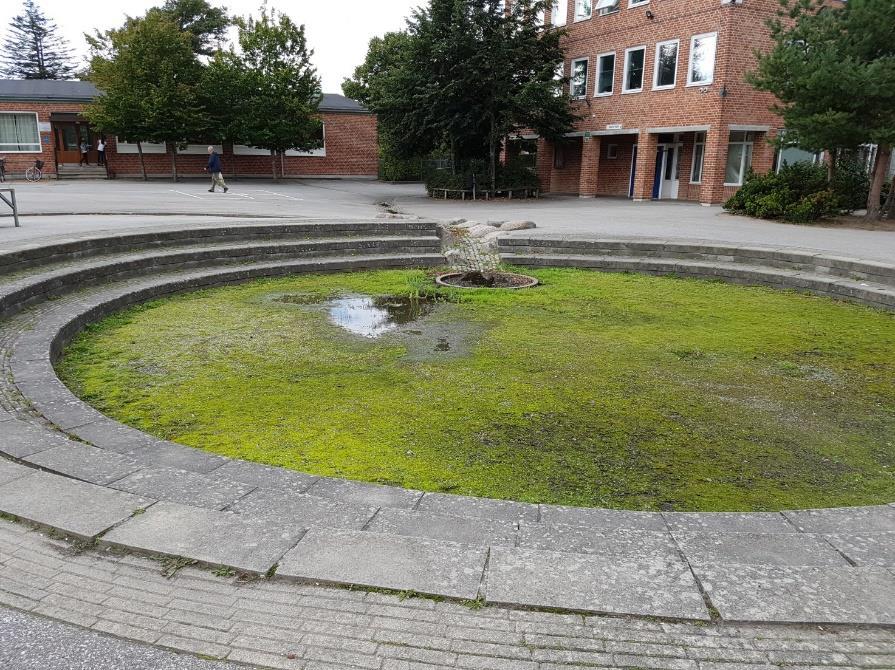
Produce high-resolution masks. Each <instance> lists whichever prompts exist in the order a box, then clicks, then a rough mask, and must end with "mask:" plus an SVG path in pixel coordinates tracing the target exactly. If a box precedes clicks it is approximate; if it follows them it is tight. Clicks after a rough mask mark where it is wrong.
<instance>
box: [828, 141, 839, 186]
mask: <svg viewBox="0 0 895 670" xmlns="http://www.w3.org/2000/svg"><path fill="white" fill-rule="evenodd" d="M836 153H837V150H836V149H827V183H828V184H829V183H830V182H832V181H833V176H834V175H835V174H836Z"/></svg>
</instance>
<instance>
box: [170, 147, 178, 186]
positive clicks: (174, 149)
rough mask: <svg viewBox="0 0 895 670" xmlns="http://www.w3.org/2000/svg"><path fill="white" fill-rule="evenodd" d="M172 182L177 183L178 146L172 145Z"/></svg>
mask: <svg viewBox="0 0 895 670" xmlns="http://www.w3.org/2000/svg"><path fill="white" fill-rule="evenodd" d="M171 180H172V181H173V182H174V183H175V184H176V183H177V145H176V144H172V145H171Z"/></svg>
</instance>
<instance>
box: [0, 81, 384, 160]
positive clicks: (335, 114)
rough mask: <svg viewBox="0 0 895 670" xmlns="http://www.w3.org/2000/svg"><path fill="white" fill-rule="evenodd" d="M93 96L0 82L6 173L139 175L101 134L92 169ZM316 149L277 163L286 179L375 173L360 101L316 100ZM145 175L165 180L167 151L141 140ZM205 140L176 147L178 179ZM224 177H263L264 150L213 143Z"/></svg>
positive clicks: (89, 90)
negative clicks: (37, 168) (319, 134)
mask: <svg viewBox="0 0 895 670" xmlns="http://www.w3.org/2000/svg"><path fill="white" fill-rule="evenodd" d="M96 95H98V91H97V90H96V88H95V87H94V86H93V85H92V84H90V83H89V82H81V81H38V80H32V81H20V80H0V158H5V159H6V160H5V163H6V173H7V175H11V176H17V175H20V174H22V173H24V171H25V169H26V168H28V167H31V166H32V165H34V162H35V160H41V161H43V162H44V173H45V174H48V175H50V176H59V177H66V176H85V175H87V176H104V175H106V174H108V176H109V177H112V178H116V177H120V178H127V177H139V176H140V162H139V155H138V153H137V146H136V145H135V144H128V143H125V142H118V141H117V140H116V138H114V137H106V138H105V139H106V158H107V162H108V167H107V168H98V167H97V162H98V155H97V151H96V145H97V141H98V140H99V139H100V137H102V135H101V134H100V133H99V132H98V131H97V130H96V129H94V128H91V127H90V124H89V123H87V121H86V119H84V118H83V117H82V116H81V113H82V111H83V109H84V107H85V106H86V105H87V104H88V103H89V102H90V100H91V99H93V98H94V97H95V96H96ZM320 116H321V118H322V120H323V147H322V148H320V149H317V150H314V151H310V152H297V151H289V152H286V155H285V156H284V157H283V158H282V160H278V161H277V168H278V172H280V173H281V174H284V175H285V176H286V177H309V176H314V177H345V176H351V177H371V178H375V177H376V176H377V174H378V168H379V158H378V149H377V134H376V117H375V116H374V115H373V114H372V113H370V112H369V111H367V110H366V109H365V108H363V107H362V106H361V105H360V104H359V103H357V102H356V101H354V100H350V99H348V98H345V97H344V96H341V95H333V94H326V95H324V96H323V99H322V101H321V103H320ZM82 141H86V142H87V144H88V145H89V146H90V151H89V153H88V161H89V163H90V167H89V168H84V167H80V166H79V165H78V163H79V161H80V151H79V148H78V147H79V145H80V143H81V142H82ZM142 146H143V155H144V161H145V164H146V171H147V174H148V175H150V176H152V177H170V175H171V158H172V154H171V151H170V147H169V146H165V145H164V144H152V143H143V145H142ZM207 146H208V145H207V144H204V143H199V144H193V145H189V146H188V147H186V148H185V149H180V150H178V158H177V168H178V173H179V174H180V175H181V176H199V175H202V174H203V172H202V170H203V168H204V167H205V164H206V161H207V156H206V151H207ZM217 149H218V151H219V152H220V153H221V155H222V158H223V164H224V171H225V174H226V175H228V176H243V177H256V176H257V177H269V176H271V174H272V168H271V157H270V153H269V152H268V151H266V150H263V149H256V148H254V147H249V146H245V145H240V144H225V145H223V146H218V147H217Z"/></svg>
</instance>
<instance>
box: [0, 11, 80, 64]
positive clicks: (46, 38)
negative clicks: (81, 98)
mask: <svg viewBox="0 0 895 670" xmlns="http://www.w3.org/2000/svg"><path fill="white" fill-rule="evenodd" d="M23 9H24V11H23V13H22V14H19V15H18V16H15V17H13V19H12V21H10V23H9V35H8V36H7V38H6V44H5V45H4V49H3V51H4V53H3V55H2V57H0V60H2V61H3V64H4V66H5V67H4V70H5V73H6V76H8V77H11V78H14V79H72V78H74V76H75V67H74V66H73V65H72V52H71V48H70V47H69V46H68V42H66V41H65V39H63V38H62V37H61V36H59V35H58V32H57V31H58V30H59V29H58V28H57V26H56V24H55V23H54V22H53V21H51V20H50V19H48V18H47V17H46V16H44V13H43V12H42V11H41V9H40V7H38V6H37V5H36V4H35V3H34V0H25V6H24V8H23Z"/></svg>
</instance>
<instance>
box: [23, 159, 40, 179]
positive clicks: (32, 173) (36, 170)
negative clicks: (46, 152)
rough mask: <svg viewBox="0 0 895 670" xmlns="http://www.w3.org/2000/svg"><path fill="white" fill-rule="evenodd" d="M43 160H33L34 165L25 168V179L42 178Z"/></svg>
mask: <svg viewBox="0 0 895 670" xmlns="http://www.w3.org/2000/svg"><path fill="white" fill-rule="evenodd" d="M43 169H44V162H43V161H42V160H36V161H34V166H33V167H30V168H28V169H27V170H25V179H27V180H28V181H40V180H41V179H43V178H44V173H43Z"/></svg>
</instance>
